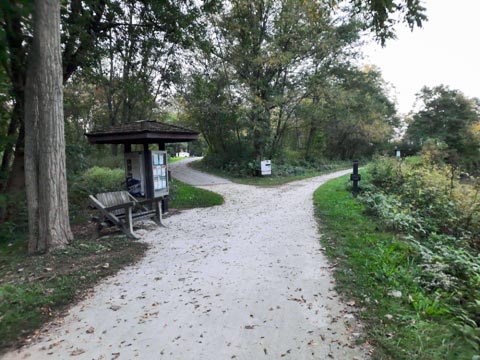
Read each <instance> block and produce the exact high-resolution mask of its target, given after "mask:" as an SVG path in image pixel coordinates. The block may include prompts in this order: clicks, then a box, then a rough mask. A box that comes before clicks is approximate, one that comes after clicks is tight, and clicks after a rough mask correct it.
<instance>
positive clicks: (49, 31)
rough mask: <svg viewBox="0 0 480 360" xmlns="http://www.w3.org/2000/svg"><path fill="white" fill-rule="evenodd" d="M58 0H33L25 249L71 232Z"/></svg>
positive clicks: (49, 245) (57, 243) (40, 248)
mask: <svg viewBox="0 0 480 360" xmlns="http://www.w3.org/2000/svg"><path fill="white" fill-rule="evenodd" d="M62 76H63V74H62V62H61V53H60V2H59V0H36V1H35V10H34V31H33V42H32V51H31V54H30V63H29V66H28V71H27V85H26V91H25V103H26V104H25V105H26V106H25V108H26V111H25V175H26V181H25V184H26V190H27V201H28V221H29V240H28V251H29V253H36V252H44V251H48V250H50V249H53V248H57V247H61V246H64V245H65V244H66V243H68V242H70V241H71V240H72V238H73V236H72V232H71V230H70V222H69V217H68V197H67V179H66V166H65V135H64V119H63V84H62V79H63V78H62Z"/></svg>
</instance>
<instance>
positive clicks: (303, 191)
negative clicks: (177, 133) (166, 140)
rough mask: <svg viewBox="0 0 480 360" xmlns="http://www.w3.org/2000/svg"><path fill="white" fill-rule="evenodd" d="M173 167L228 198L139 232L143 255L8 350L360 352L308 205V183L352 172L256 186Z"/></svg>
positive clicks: (45, 353) (267, 355)
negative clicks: (36, 336) (35, 337)
mask: <svg viewBox="0 0 480 360" xmlns="http://www.w3.org/2000/svg"><path fill="white" fill-rule="evenodd" d="M172 168H173V170H172V171H173V173H174V174H175V172H177V173H178V174H179V177H182V176H183V178H182V180H184V181H185V180H187V181H188V179H189V178H190V179H195V178H198V177H201V178H202V180H201V181H200V182H201V183H202V185H204V187H205V188H208V189H210V190H213V191H215V192H218V193H220V194H222V195H223V196H224V197H225V204H224V205H222V206H217V207H213V208H206V209H194V210H188V211H183V212H181V213H180V214H177V215H175V216H172V217H169V218H167V219H165V224H166V226H167V227H166V228H160V229H158V230H155V231H152V232H150V233H148V234H147V235H145V237H144V238H143V240H142V241H145V242H147V243H149V244H150V245H151V249H150V250H149V251H148V252H147V255H146V257H145V258H144V259H143V260H142V261H141V262H139V263H137V264H136V265H134V266H131V267H128V268H126V269H124V270H123V271H121V272H120V273H118V274H117V275H116V276H115V277H112V278H110V279H108V280H106V281H103V282H102V283H101V284H100V285H98V286H97V287H96V288H95V291H94V293H93V295H92V296H91V297H89V298H88V299H86V300H84V301H82V302H80V303H79V304H77V305H75V306H74V307H73V308H72V309H71V310H70V311H69V314H68V315H67V317H66V318H64V319H63V320H62V321H61V324H59V325H52V326H50V328H49V329H48V331H47V332H45V335H44V337H43V338H41V339H40V340H39V341H38V342H37V343H36V344H33V345H31V346H30V347H28V348H24V349H22V350H21V351H20V352H11V353H9V354H7V355H6V356H5V359H23V358H30V359H35V360H37V359H68V358H74V359H88V360H91V359H135V358H138V359H186V360H189V359H192V360H197V359H206V360H212V359H245V360H252V359H279V358H285V359H295V360H297V359H340V360H344V359H365V358H367V355H366V353H365V349H363V348H361V347H358V346H354V345H352V344H353V342H354V340H355V336H354V335H355V334H353V333H352V330H351V329H350V328H351V326H352V325H353V323H354V321H355V320H354V319H353V316H352V315H351V314H350V311H351V309H349V308H348V306H346V305H344V304H342V303H341V301H340V299H339V297H338V295H337V294H336V293H335V291H334V290H333V287H334V283H333V278H332V276H331V272H330V270H329V264H328V262H327V260H326V258H325V256H324V255H323V254H322V249H321V246H320V244H319V237H320V234H319V232H318V226H317V223H316V221H315V218H314V214H313V201H312V196H313V195H312V194H313V192H314V190H315V189H316V188H317V187H318V186H320V185H321V184H322V183H324V182H325V181H327V180H329V179H332V178H334V177H337V176H340V175H342V174H345V173H347V172H348V171H343V172H337V173H334V174H329V175H325V176H320V177H316V178H311V179H307V180H302V181H297V182H293V183H289V184H286V185H282V186H278V187H270V188H260V187H254V186H246V185H239V184H233V183H225V181H223V183H222V181H215V185H206V184H208V181H207V180H205V179H208V176H206V177H205V176H203V175H199V174H198V173H195V172H194V171H193V170H191V169H189V168H188V167H185V165H184V164H182V163H180V164H176V165H175V166H173V167H172ZM180 174H182V175H180ZM189 174H190V175H189ZM217 179H218V178H217ZM192 181H193V182H194V183H195V180H192ZM197 183H198V182H197Z"/></svg>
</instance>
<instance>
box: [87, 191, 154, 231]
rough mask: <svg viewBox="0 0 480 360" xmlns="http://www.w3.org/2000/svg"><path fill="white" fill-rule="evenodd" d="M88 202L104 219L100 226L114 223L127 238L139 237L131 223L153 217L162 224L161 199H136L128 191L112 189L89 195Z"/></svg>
mask: <svg viewBox="0 0 480 360" xmlns="http://www.w3.org/2000/svg"><path fill="white" fill-rule="evenodd" d="M89 198H90V202H91V203H92V205H93V206H94V207H95V208H97V209H98V210H99V211H100V212H101V213H102V215H103V216H104V220H100V221H99V225H100V227H102V226H109V225H116V226H118V227H119V228H120V229H121V230H122V231H123V232H124V233H125V234H126V235H127V236H128V237H129V238H132V239H139V236H137V235H135V233H134V232H133V223H134V222H137V221H139V220H145V219H153V221H155V223H156V224H157V225H158V226H161V225H162V199H163V197H157V198H153V199H146V200H140V201H139V200H137V199H136V198H134V197H133V196H132V195H130V194H129V192H128V191H114V192H106V193H100V194H97V195H95V196H93V195H90V196H89Z"/></svg>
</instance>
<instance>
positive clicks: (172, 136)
mask: <svg viewBox="0 0 480 360" xmlns="http://www.w3.org/2000/svg"><path fill="white" fill-rule="evenodd" d="M85 135H86V136H87V138H88V141H89V142H90V144H155V143H172V142H187V141H194V140H197V139H198V135H199V133H198V132H197V131H194V130H190V129H187V128H185V127H183V126H178V125H171V124H165V123H161V122H157V121H149V120H140V121H136V122H133V123H129V124H122V125H115V126H111V127H109V128H106V129H104V130H98V131H92V132H90V133H86V134H85Z"/></svg>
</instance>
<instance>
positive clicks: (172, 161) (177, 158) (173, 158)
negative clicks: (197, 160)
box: [168, 156, 186, 164]
mask: <svg viewBox="0 0 480 360" xmlns="http://www.w3.org/2000/svg"><path fill="white" fill-rule="evenodd" d="M183 159H186V158H185V157H183V156H179V157H175V156H173V157H168V163H169V164H171V163H174V162H177V161H180V160H183Z"/></svg>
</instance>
